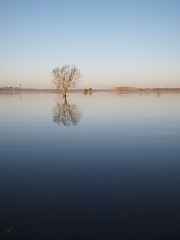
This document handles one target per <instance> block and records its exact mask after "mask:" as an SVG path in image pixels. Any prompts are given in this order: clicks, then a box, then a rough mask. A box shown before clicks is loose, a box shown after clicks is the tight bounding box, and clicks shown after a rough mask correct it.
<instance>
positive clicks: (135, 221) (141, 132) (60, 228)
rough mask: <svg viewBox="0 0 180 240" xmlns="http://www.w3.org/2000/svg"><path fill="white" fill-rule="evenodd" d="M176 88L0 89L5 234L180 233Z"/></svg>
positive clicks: (1, 231) (0, 198)
mask: <svg viewBox="0 0 180 240" xmlns="http://www.w3.org/2000/svg"><path fill="white" fill-rule="evenodd" d="M179 105H180V94H161V95H156V94H149V95H147V94H142V95H140V94H121V95H119V94H108V93H98V94H92V95H83V94H70V95H69V96H68V103H64V102H63V99H62V96H61V95H58V94H49V93H45V94H21V95H19V94H13V95H11V94H1V95H0V239H14V240H16V239H17V240H21V239H24V240H31V239H48V240H51V239H52V240H56V239H57V240H58V239H59V240H60V239H75V240H76V239H77V240H84V239H87V240H88V239H90V240H91V239H92V240H99V239H108V240H111V239H112V240H114V239H118V240H119V239H124V240H127V239H133V240H134V239H138V240H140V239H142V240H147V239H148V240H149V239H158V240H159V239H173V240H174V239H180V108H179Z"/></svg>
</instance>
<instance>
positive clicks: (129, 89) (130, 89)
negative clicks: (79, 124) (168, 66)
mask: <svg viewBox="0 0 180 240" xmlns="http://www.w3.org/2000/svg"><path fill="white" fill-rule="evenodd" d="M102 91H110V92H180V88H137V87H115V88H113V89H92V88H88V89H87V88H85V89H69V90H68V92H83V93H84V94H87V93H90V94H92V93H93V92H102ZM0 92H12V93H13V92H55V93H58V92H60V93H61V92H63V90H60V89H33V88H18V87H3V88H0Z"/></svg>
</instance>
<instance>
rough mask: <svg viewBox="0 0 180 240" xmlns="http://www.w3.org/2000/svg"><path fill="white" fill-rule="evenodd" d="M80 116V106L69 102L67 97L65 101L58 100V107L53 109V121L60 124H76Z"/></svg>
mask: <svg viewBox="0 0 180 240" xmlns="http://www.w3.org/2000/svg"><path fill="white" fill-rule="evenodd" d="M80 118H81V114H80V111H79V107H78V106H77V105H76V104H71V103H68V102H67V100H66V98H65V101H64V102H62V100H58V102H57V103H56V107H55V108H54V109H53V121H54V122H56V123H57V124H58V125H59V126H60V125H64V126H76V125H77V124H78V122H79V121H80Z"/></svg>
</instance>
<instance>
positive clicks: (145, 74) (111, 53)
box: [0, 0, 180, 88]
mask: <svg viewBox="0 0 180 240" xmlns="http://www.w3.org/2000/svg"><path fill="white" fill-rule="evenodd" d="M0 33H1V34H0V36H1V37H0V87H1V86H18V85H19V84H22V86H23V87H35V88H36V87H38V88H52V87H54V86H53V85H52V83H51V80H52V77H51V71H52V69H53V68H55V67H57V66H63V65H64V64H75V65H76V66H78V67H79V69H80V71H81V74H82V79H81V81H80V82H79V85H78V87H82V88H83V87H92V88H108V87H109V88H111V87H115V86H138V87H180V66H179V65H180V0H151V1H147V0H126V1H125V0H124V1H121V0H119V1H116V0H111V1H110V0H108V1H106V0H103V1H102V0H99V1H97V0H96V1H95V0H91V1H82V0H76V1H72V0H69V1H61V0H59V1H58V0H51V1H50V0H43V1H41V0H36V1H35V0H26V1H25V0H0Z"/></svg>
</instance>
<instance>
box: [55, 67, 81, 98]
mask: <svg viewBox="0 0 180 240" xmlns="http://www.w3.org/2000/svg"><path fill="white" fill-rule="evenodd" d="M52 75H53V80H52V82H53V83H54V84H55V85H56V87H57V88H58V89H62V90H64V94H65V95H66V92H67V90H68V89H69V88H72V87H75V86H76V84H77V81H78V80H79V79H80V71H79V69H78V68H77V67H76V66H70V65H64V66H63V67H61V68H60V67H57V68H55V69H53V71H52Z"/></svg>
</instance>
